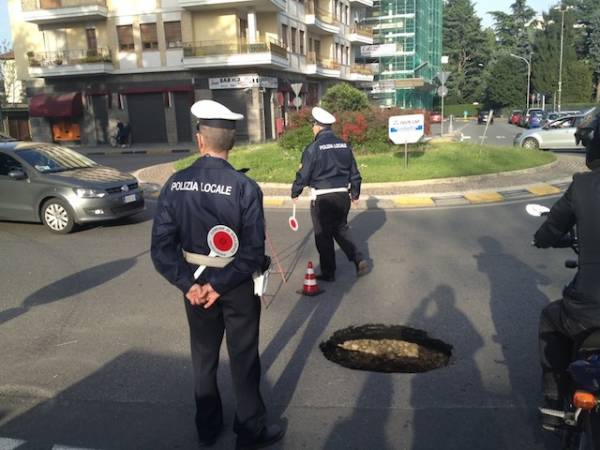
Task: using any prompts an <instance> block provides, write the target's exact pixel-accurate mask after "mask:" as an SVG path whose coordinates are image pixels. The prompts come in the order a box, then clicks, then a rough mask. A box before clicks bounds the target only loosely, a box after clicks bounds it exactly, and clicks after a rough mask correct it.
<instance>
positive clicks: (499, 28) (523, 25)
mask: <svg viewBox="0 0 600 450" xmlns="http://www.w3.org/2000/svg"><path fill="white" fill-rule="evenodd" d="M510 9H511V13H505V12H503V11H491V12H490V14H491V15H492V17H493V18H494V21H495V25H494V28H495V30H496V37H497V39H498V44H499V45H500V47H501V48H502V49H504V50H506V51H508V52H511V53H515V54H517V55H519V56H523V57H524V58H529V56H530V55H531V46H532V39H531V38H532V35H531V33H530V23H531V20H532V19H533V18H534V17H535V10H534V9H533V8H531V7H530V6H529V5H527V0H516V1H515V2H514V3H513V4H512V5H510Z"/></svg>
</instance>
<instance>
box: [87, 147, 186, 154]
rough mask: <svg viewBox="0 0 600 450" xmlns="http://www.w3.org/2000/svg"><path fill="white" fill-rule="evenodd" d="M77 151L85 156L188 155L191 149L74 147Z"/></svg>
mask: <svg viewBox="0 0 600 450" xmlns="http://www.w3.org/2000/svg"><path fill="white" fill-rule="evenodd" d="M76 150H77V151H78V152H79V153H82V154H84V155H85V156H111V155H115V156H116V155H172V154H178V153H181V154H184V155H189V154H191V153H192V151H191V150H190V149H189V148H173V149H150V150H135V149H125V150H118V149H115V150H112V149H111V150H82V149H76Z"/></svg>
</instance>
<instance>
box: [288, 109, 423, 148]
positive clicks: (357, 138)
mask: <svg viewBox="0 0 600 450" xmlns="http://www.w3.org/2000/svg"><path fill="white" fill-rule="evenodd" d="M408 114H424V115H425V135H426V136H429V135H431V121H430V118H429V112H427V111H425V110H407V109H400V108H391V109H382V108H378V107H375V106H372V107H370V108H369V109H366V110H364V111H360V112H355V111H340V112H337V113H336V114H335V116H336V123H335V124H334V125H333V131H334V132H335V134H336V135H337V136H339V137H341V138H342V139H343V140H345V141H347V142H349V143H350V144H351V145H352V147H353V148H354V150H355V151H356V152H357V153H381V152H386V151H391V150H393V146H392V143H391V141H390V140H389V138H388V119H389V118H390V117H391V116H402V115H408ZM310 120H311V109H310V108H303V109H301V110H300V111H298V112H293V113H290V120H289V127H288V131H286V133H285V134H284V136H283V137H282V139H281V140H280V145H281V146H282V147H283V148H286V149H294V150H301V149H303V148H304V147H306V146H307V145H308V144H310V142H311V140H312V133H311V132H310Z"/></svg>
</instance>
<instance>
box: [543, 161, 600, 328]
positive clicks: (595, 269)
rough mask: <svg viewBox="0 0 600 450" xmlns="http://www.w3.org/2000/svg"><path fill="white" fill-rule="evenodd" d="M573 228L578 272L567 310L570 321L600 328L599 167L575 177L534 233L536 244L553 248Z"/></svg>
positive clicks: (567, 295) (568, 291)
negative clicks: (577, 235)
mask: <svg viewBox="0 0 600 450" xmlns="http://www.w3.org/2000/svg"><path fill="white" fill-rule="evenodd" d="M574 225H577V231H578V234H579V249H580V254H579V270H578V272H577V276H576V277H575V280H574V281H573V284H572V285H571V286H569V287H568V288H567V289H565V293H564V295H565V298H564V308H565V311H566V313H567V314H568V316H569V317H570V318H571V319H574V320H577V321H578V322H580V323H582V324H583V325H585V326H587V327H600V167H599V168H596V169H595V170H593V171H592V172H587V173H579V174H576V175H575V176H574V177H573V182H572V183H571V185H570V186H569V189H568V190H567V192H565V194H564V195H563V197H562V198H561V199H560V200H559V201H558V202H556V204H555V205H554V206H553V207H552V210H551V211H550V214H549V215H548V217H547V219H546V222H544V224H543V225H542V226H541V227H540V229H539V230H538V231H537V233H536V234H535V243H536V245H538V246H539V247H542V248H547V247H552V246H554V245H556V244H557V243H558V242H559V241H560V239H561V237H563V236H564V235H565V233H567V232H568V231H569V230H570V229H571V228H572V227H573V226H574Z"/></svg>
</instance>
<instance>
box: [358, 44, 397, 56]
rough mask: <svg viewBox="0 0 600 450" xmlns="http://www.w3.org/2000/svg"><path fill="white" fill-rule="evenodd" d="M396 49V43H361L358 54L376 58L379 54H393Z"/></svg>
mask: <svg viewBox="0 0 600 450" xmlns="http://www.w3.org/2000/svg"><path fill="white" fill-rule="evenodd" d="M397 51H398V47H397V45H396V44H380V45H363V46H361V47H360V56H364V57H368V58H376V57H379V56H394V55H395V54H396V52H397Z"/></svg>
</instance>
